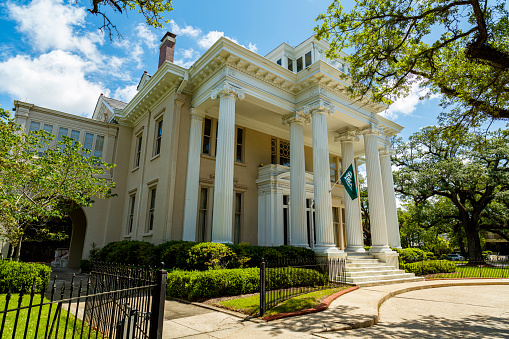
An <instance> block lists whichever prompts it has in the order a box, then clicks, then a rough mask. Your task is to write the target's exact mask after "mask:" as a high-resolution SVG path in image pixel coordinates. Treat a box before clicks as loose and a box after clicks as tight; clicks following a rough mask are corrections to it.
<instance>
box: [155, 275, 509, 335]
mask: <svg viewBox="0 0 509 339" xmlns="http://www.w3.org/2000/svg"><path fill="white" fill-rule="evenodd" d="M472 285H474V286H479V285H509V279H468V280H467V279H462V280H435V281H433V280H431V281H423V282H415V283H404V284H394V285H385V286H373V287H365V288H361V289H358V290H356V291H353V292H350V293H348V294H345V295H343V296H341V297H339V298H338V299H336V300H335V301H333V302H332V303H331V305H330V307H329V309H327V310H326V311H323V312H319V313H313V314H308V315H303V316H298V317H293V318H285V319H281V320H276V321H273V322H269V323H265V322H260V321H259V320H257V319H255V320H254V321H249V320H243V316H242V315H239V314H236V313H234V312H228V313H224V312H217V311H215V310H212V309H208V311H207V309H201V310H200V314H196V315H190V316H184V317H181V318H177V319H173V320H165V323H164V334H163V338H183V337H185V338H257V339H259V338H289V337H292V338H315V339H316V338H317V336H321V335H320V333H323V332H330V331H341V330H347V329H356V328H363V327H369V326H372V325H374V324H376V323H377V322H378V319H379V314H378V310H379V307H380V305H381V304H382V303H383V302H384V301H385V300H387V299H389V298H391V297H394V296H396V295H398V294H401V293H405V292H409V291H414V290H422V289H430V288H439V287H447V286H472ZM204 310H205V311H204ZM339 333H341V332H338V334H339ZM324 334H325V333H324ZM345 334H346V333H345Z"/></svg>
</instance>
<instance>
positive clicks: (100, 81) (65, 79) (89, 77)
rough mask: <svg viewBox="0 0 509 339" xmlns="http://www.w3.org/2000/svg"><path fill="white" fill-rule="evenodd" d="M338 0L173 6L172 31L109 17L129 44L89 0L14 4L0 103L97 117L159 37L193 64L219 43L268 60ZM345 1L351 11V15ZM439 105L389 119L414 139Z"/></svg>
mask: <svg viewBox="0 0 509 339" xmlns="http://www.w3.org/2000/svg"><path fill="white" fill-rule="evenodd" d="M330 2H331V1H330V0H301V1H295V0H294V1H287V0H277V1H275V0H272V1H239V0H237V1H229V0H219V1H214V2H213V1H205V0H200V1H198V0H195V1H189V0H174V3H173V7H174V10H173V11H171V12H169V13H166V14H165V18H166V19H167V20H170V23H169V24H167V25H166V27H165V29H154V28H151V27H148V26H146V25H145V24H144V20H143V17H142V16H141V15H139V14H138V13H136V12H134V11H131V12H129V13H127V15H125V14H123V15H121V14H118V13H116V14H115V13H112V12H111V11H108V10H107V13H108V14H109V15H110V19H112V21H114V23H115V24H117V27H118V29H119V30H120V32H121V33H122V35H123V39H121V40H118V39H117V38H116V37H114V39H113V41H110V40H109V38H108V37H107V36H105V35H103V34H101V32H99V31H98V29H97V28H98V27H99V26H100V25H101V23H102V22H101V20H100V18H98V17H94V16H92V15H90V14H87V12H86V9H87V8H88V7H87V6H89V4H90V1H83V0H78V1H77V2H76V1H74V0H71V1H68V0H33V1H7V2H3V3H2V4H1V5H0V106H1V107H3V108H5V109H10V108H11V107H13V101H14V100H23V101H27V102H30V103H33V104H36V105H38V106H43V107H48V108H52V109H55V110H61V111H64V112H68V113H73V114H78V115H82V116H91V114H92V112H93V109H94V107H95V104H96V102H97V98H98V96H99V95H100V94H101V93H104V94H105V95H107V96H110V97H113V98H116V99H119V100H122V101H128V100H129V99H130V98H131V97H132V96H133V95H134V93H135V90H136V85H137V84H138V81H139V79H140V77H141V75H142V74H143V71H145V70H146V71H148V72H149V74H153V73H154V72H155V71H156V69H157V62H158V47H159V40H160V38H161V37H162V36H163V35H164V33H165V32H166V31H167V30H168V31H172V32H174V33H176V34H177V44H176V53H175V62H176V63H178V64H180V65H182V66H185V67H189V66H190V65H192V63H193V62H194V61H195V60H196V59H197V58H198V57H199V56H200V55H202V54H203V53H204V52H205V51H206V50H207V48H208V47H210V46H211V45H212V44H213V43H214V42H215V41H216V40H217V39H218V38H219V37H220V36H226V37H229V38H230V39H232V40H234V41H236V42H237V43H239V44H241V45H243V46H245V47H246V48H249V49H251V50H253V51H255V52H257V53H259V54H261V55H266V54H267V53H269V52H270V51H271V50H273V49H274V48H275V47H277V46H278V45H280V44H281V43H283V42H286V43H288V44H290V45H292V46H295V45H298V44H299V43H301V42H302V41H304V40H306V39H307V38H309V37H310V36H311V35H313V27H315V26H316V25H317V23H316V22H315V21H314V20H315V18H316V17H317V15H318V14H320V13H324V12H325V11H326V10H327V7H328V6H329V5H330ZM348 5H349V3H348V2H347V1H345V3H344V6H345V7H347V8H348ZM438 103H439V100H438V99H437V98H433V99H427V100H423V101H420V100H419V95H418V94H412V95H410V96H408V97H407V98H404V99H400V100H398V101H396V102H395V103H394V104H393V105H392V106H391V107H390V109H389V110H388V111H387V112H385V113H384V115H385V116H387V117H388V118H390V119H392V120H394V121H395V122H397V123H399V124H401V125H403V126H405V129H404V130H403V133H402V134H401V136H403V137H404V138H407V137H408V136H409V135H411V134H412V133H414V132H416V131H417V130H418V129H419V128H420V127H422V126H427V125H432V124H435V123H436V116H437V115H438V113H439V112H440V110H441V109H440V107H439V106H438Z"/></svg>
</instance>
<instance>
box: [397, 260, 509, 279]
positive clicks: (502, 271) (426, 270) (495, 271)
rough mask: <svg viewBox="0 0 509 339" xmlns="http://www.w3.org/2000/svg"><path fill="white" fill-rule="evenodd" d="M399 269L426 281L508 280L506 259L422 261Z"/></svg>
mask: <svg viewBox="0 0 509 339" xmlns="http://www.w3.org/2000/svg"><path fill="white" fill-rule="evenodd" d="M400 268H402V269H405V270H406V271H408V272H412V273H415V274H416V275H419V276H425V277H426V278H428V279H455V278H509V260H508V259H507V258H506V257H491V258H479V259H474V260H472V259H470V260H462V261H453V260H423V261H418V262H413V263H406V264H400Z"/></svg>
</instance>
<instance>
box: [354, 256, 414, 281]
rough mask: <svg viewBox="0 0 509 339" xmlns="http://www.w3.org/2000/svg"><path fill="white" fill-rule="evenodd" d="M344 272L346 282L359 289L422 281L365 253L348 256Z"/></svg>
mask: <svg viewBox="0 0 509 339" xmlns="http://www.w3.org/2000/svg"><path fill="white" fill-rule="evenodd" d="M345 270H346V282H347V283H348V284H353V285H357V286H359V287H367V286H376V285H387V284H397V283H404V282H414V281H424V278H422V277H416V276H415V274H413V273H405V270H400V269H395V268H394V267H392V266H387V265H386V264H385V263H384V262H381V261H380V260H379V259H376V258H375V257H374V256H372V255H369V254H367V253H366V254H364V253H355V254H348V257H347V258H346V269H345Z"/></svg>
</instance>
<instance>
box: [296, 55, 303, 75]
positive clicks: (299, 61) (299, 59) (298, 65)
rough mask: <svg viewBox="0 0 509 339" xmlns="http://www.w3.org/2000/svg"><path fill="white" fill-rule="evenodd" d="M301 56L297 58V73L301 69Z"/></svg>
mask: <svg viewBox="0 0 509 339" xmlns="http://www.w3.org/2000/svg"><path fill="white" fill-rule="evenodd" d="M302 68H303V67H302V57H301V58H298V59H297V73H299V72H300V71H302Z"/></svg>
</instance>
